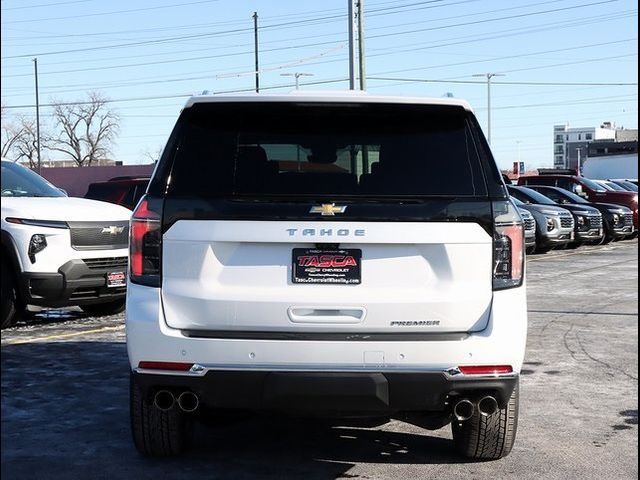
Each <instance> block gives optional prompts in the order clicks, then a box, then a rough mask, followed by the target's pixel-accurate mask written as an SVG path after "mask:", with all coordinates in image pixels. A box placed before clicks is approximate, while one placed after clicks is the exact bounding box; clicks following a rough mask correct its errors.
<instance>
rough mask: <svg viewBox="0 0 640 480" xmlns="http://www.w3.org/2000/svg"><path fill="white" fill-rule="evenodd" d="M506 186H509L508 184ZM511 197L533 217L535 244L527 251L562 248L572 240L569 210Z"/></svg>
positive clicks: (545, 250) (546, 250)
mask: <svg viewBox="0 0 640 480" xmlns="http://www.w3.org/2000/svg"><path fill="white" fill-rule="evenodd" d="M507 188H511V187H510V186H508V187H507ZM511 199H512V200H513V202H514V203H515V204H516V206H517V207H519V208H523V209H524V210H527V211H528V212H529V213H530V214H531V215H532V216H533V218H534V219H535V227H536V245H535V247H530V248H529V253H533V252H534V251H535V252H538V253H545V252H548V251H549V250H551V249H552V248H564V247H565V246H567V245H568V244H569V243H571V242H572V241H573V236H574V232H573V228H574V225H573V216H572V215H571V212H569V211H567V210H565V209H564V208H561V207H558V206H557V205H555V204H553V205H534V204H530V203H524V202H521V201H519V200H518V199H517V198H516V197H514V196H513V195H512V196H511Z"/></svg>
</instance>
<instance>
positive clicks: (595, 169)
mask: <svg viewBox="0 0 640 480" xmlns="http://www.w3.org/2000/svg"><path fill="white" fill-rule="evenodd" d="M588 153H589V156H588V158H587V159H586V161H585V163H584V166H583V169H582V173H583V175H584V176H585V177H589V178H596V179H607V178H638V141H637V140H635V141H627V142H606V141H602V142H593V143H591V144H590V145H589V152H588Z"/></svg>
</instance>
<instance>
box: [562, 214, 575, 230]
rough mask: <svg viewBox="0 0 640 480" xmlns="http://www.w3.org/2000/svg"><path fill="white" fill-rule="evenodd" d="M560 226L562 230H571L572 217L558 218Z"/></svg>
mask: <svg viewBox="0 0 640 480" xmlns="http://www.w3.org/2000/svg"><path fill="white" fill-rule="evenodd" d="M560 226H561V227H562V228H573V218H572V217H560Z"/></svg>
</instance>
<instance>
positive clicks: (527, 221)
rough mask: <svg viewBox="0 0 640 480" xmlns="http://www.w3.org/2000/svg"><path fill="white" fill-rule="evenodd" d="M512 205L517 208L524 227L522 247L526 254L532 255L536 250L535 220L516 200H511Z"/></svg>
mask: <svg viewBox="0 0 640 480" xmlns="http://www.w3.org/2000/svg"><path fill="white" fill-rule="evenodd" d="M512 200H513V203H515V204H516V206H517V207H518V211H519V212H520V216H521V217H522V223H523V225H524V245H525V248H526V249H527V253H532V252H533V251H535V248H536V220H535V218H533V215H531V213H529V211H528V210H527V209H526V208H522V206H523V204H522V202H521V201H520V200H518V199H517V198H512Z"/></svg>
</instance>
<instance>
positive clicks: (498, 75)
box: [473, 73, 504, 145]
mask: <svg viewBox="0 0 640 480" xmlns="http://www.w3.org/2000/svg"><path fill="white" fill-rule="evenodd" d="M473 76H474V77H486V78H487V141H488V142H489V145H491V79H492V78H493V77H504V73H477V74H475V75H473Z"/></svg>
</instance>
